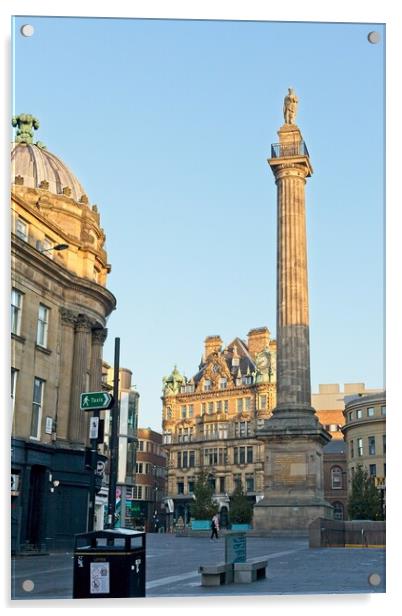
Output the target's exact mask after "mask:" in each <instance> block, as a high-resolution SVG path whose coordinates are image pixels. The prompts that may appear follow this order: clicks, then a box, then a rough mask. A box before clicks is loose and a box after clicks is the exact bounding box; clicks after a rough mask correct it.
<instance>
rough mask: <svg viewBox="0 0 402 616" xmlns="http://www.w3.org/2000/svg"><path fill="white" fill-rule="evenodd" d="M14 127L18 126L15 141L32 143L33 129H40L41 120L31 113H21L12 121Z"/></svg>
mask: <svg viewBox="0 0 402 616" xmlns="http://www.w3.org/2000/svg"><path fill="white" fill-rule="evenodd" d="M11 123H12V125H13V126H18V129H17V135H16V137H15V141H16V142H17V143H32V137H33V129H35V130H37V129H38V128H39V120H37V119H36V118H34V116H32V115H30V114H29V113H20V115H17V116H14V117H13V119H12V122H11Z"/></svg>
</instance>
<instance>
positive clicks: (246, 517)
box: [230, 483, 253, 524]
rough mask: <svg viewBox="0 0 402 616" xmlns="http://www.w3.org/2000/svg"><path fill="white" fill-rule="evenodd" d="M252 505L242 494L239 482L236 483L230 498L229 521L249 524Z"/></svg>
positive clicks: (251, 515)
mask: <svg viewBox="0 0 402 616" xmlns="http://www.w3.org/2000/svg"><path fill="white" fill-rule="evenodd" d="M252 518H253V505H252V503H250V501H249V500H248V498H247V496H246V495H245V494H244V490H243V486H242V484H241V483H239V484H237V486H236V488H235V490H234V492H233V494H232V496H231V499H230V521H231V522H232V523H234V524H250V522H251V520H252Z"/></svg>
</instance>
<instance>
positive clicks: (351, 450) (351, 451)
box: [350, 441, 355, 458]
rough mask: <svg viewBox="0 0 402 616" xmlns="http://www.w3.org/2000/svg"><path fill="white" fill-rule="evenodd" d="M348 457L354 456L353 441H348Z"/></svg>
mask: <svg viewBox="0 0 402 616" xmlns="http://www.w3.org/2000/svg"><path fill="white" fill-rule="evenodd" d="M350 457H351V458H354V457H355V449H354V446H353V441H350Z"/></svg>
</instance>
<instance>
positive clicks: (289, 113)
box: [283, 88, 299, 124]
mask: <svg viewBox="0 0 402 616" xmlns="http://www.w3.org/2000/svg"><path fill="white" fill-rule="evenodd" d="M298 103H299V99H298V98H297V96H296V92H295V91H294V90H293V88H288V94H287V95H286V96H285V98H284V101H283V117H284V118H285V124H295V118H296V113H297V105H298Z"/></svg>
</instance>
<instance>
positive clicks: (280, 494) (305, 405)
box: [254, 90, 332, 531]
mask: <svg viewBox="0 0 402 616" xmlns="http://www.w3.org/2000/svg"><path fill="white" fill-rule="evenodd" d="M297 102H298V101H297V97H296V95H295V93H294V91H293V90H289V95H288V96H287V97H286V98H285V105H284V115H285V124H284V125H283V126H282V127H281V128H280V129H279V131H278V135H279V143H277V144H274V145H273V146H272V155H271V158H270V159H269V160H268V164H269V165H270V167H271V169H272V171H273V174H274V177H275V182H276V185H277V336H276V339H277V405H276V407H275V409H274V411H273V414H272V417H271V418H270V419H268V420H267V421H266V422H265V426H264V428H263V429H262V430H260V431H259V433H258V436H259V437H260V438H262V440H263V441H264V442H265V477H264V498H263V500H262V501H260V502H259V503H258V504H257V505H256V506H255V508H254V526H255V528H257V529H276V530H298V531H300V530H306V529H307V528H308V525H309V524H310V522H312V521H313V520H314V519H316V518H317V517H332V514H331V511H332V508H331V507H330V505H329V504H328V503H327V502H326V501H325V499H324V480H323V453H322V448H323V445H325V444H326V443H327V442H328V441H329V440H330V438H331V437H330V435H329V434H328V433H327V432H326V431H325V430H324V429H323V427H322V426H321V424H320V423H319V422H318V419H317V417H316V415H315V411H314V409H313V408H312V406H311V385H310V342H309V313H308V283H307V241H306V214H305V184H306V178H308V177H310V176H311V174H312V173H313V169H312V166H311V163H310V157H309V154H308V151H307V147H306V145H305V143H304V141H303V137H302V134H301V132H300V129H299V128H298V127H297V126H296V124H295V123H294V118H295V112H296V106H297ZM292 105H293V107H292Z"/></svg>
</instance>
